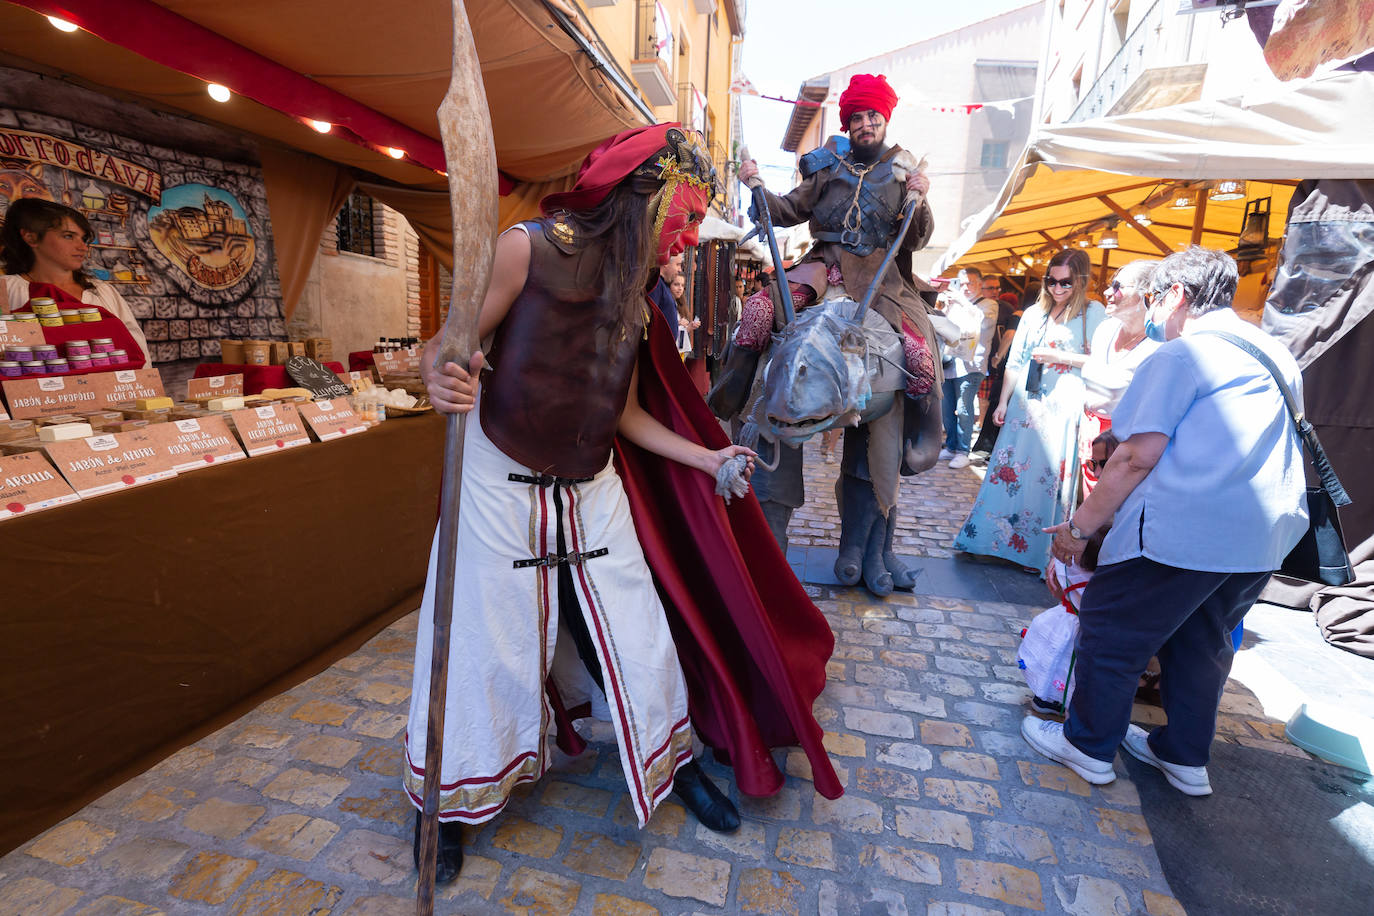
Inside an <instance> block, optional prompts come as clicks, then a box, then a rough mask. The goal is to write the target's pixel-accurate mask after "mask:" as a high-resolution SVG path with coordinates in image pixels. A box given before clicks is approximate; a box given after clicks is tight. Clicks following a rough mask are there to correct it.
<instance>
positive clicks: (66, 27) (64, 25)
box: [48, 16, 81, 32]
mask: <svg viewBox="0 0 1374 916" xmlns="http://www.w3.org/2000/svg"><path fill="white" fill-rule="evenodd" d="M48 22H49V23H50V24H51V25H52V27H53V28H55V29H57V31H59V32H75V31H76V30H77V29H79V28H81V27H80V26H79V25H77V24H76V23H75V22H68V21H67V20H65V19H59V18H57V17H56V16H49V17H48Z"/></svg>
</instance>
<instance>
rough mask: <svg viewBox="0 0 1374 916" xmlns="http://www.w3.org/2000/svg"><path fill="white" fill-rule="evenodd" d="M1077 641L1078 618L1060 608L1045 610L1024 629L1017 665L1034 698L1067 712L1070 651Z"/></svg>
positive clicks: (1070, 689)
mask: <svg viewBox="0 0 1374 916" xmlns="http://www.w3.org/2000/svg"><path fill="white" fill-rule="evenodd" d="M1077 639H1078V615H1077V614H1075V613H1071V612H1070V611H1069V610H1068V609H1067V608H1066V607H1065V606H1064V605H1062V604H1056V605H1055V606H1054V607H1051V608H1046V609H1045V610H1044V611H1042V612H1040V613H1039V614H1037V615H1036V616H1035V618H1034V619H1033V620H1031V622H1030V626H1028V627H1026V631H1025V633H1024V634H1023V635H1022V637H1021V648H1020V650H1019V651H1018V652H1017V653H1016V664H1017V666H1019V667H1020V668H1021V670H1022V671H1023V672H1024V673H1025V675H1026V685H1027V686H1029V687H1030V689H1031V692H1032V693H1034V694H1035V695H1036V696H1037V697H1040V698H1041V699H1042V700H1050V701H1052V702H1056V703H1063V704H1064V706H1065V707H1066V708H1067V706H1068V704H1069V697H1071V696H1072V695H1073V671H1072V666H1073V647H1074V643H1075V642H1076V641H1077Z"/></svg>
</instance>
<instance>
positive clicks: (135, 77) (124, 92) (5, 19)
mask: <svg viewBox="0 0 1374 916" xmlns="http://www.w3.org/2000/svg"><path fill="white" fill-rule="evenodd" d="M28 3H32V0H28ZM26 5H27V4H26ZM26 5H21V4H20V3H18V2H15V3H10V2H0V64H5V65H9V66H13V67H17V68H20V69H28V70H33V71H35V72H40V73H47V74H50V75H54V76H58V77H61V78H64V79H69V80H72V81H73V82H77V83H79V84H81V85H84V86H87V87H90V88H93V89H96V90H98V91H102V92H106V93H108V94H110V95H113V96H115V97H123V98H130V99H134V100H139V101H143V102H146V103H148V104H150V105H151V106H152V107H154V108H158V109H162V110H165V111H172V112H179V113H186V114H190V115H192V116H194V117H197V118H199V119H201V120H204V121H209V122H212V123H216V124H220V125H223V126H226V127H228V128H230V129H232V130H235V131H239V132H242V133H246V134H251V135H253V136H256V137H259V138H263V139H266V140H268V141H271V142H276V143H279V144H281V145H283V146H285V147H288V148H290V149H293V150H297V151H300V152H304V153H309V154H312V155H315V156H319V157H321V158H323V159H328V160H330V161H333V162H337V163H339V164H341V165H344V166H347V167H351V168H357V169H362V170H365V171H367V172H371V173H372V174H374V175H376V176H378V177H380V178H383V179H385V180H387V181H391V182H395V183H398V184H404V185H410V186H412V187H425V188H430V189H436V190H444V189H445V188H446V187H447V183H446V181H445V179H444V176H443V175H440V174H437V173H436V172H435V171H434V170H433V169H430V168H424V167H423V166H420V165H418V164H416V163H414V162H411V161H408V160H402V161H397V160H395V159H391V158H389V157H388V156H387V155H385V154H384V153H382V152H380V151H378V150H376V149H369V148H367V147H366V146H360V145H357V144H355V143H351V142H349V141H348V140H346V139H343V138H341V137H339V136H336V135H333V134H320V133H316V132H315V131H314V130H312V129H311V128H310V127H309V126H308V125H307V124H305V123H303V121H302V120H301V119H300V117H292V116H290V115H289V114H286V113H283V112H282V111H279V110H274V109H273V108H271V107H268V106H267V105H263V104H260V103H258V102H255V101H252V100H251V99H249V98H246V97H244V96H242V95H239V94H236V95H235V96H234V97H233V98H232V99H231V100H230V101H229V102H228V103H224V104H221V103H219V102H216V101H213V100H212V99H211V98H210V97H209V96H208V95H207V94H206V91H205V84H206V78H202V77H203V74H202V75H201V76H197V75H190V74H189V73H188V72H182V71H180V70H177V69H175V68H174V67H171V66H167V65H164V64H163V63H159V62H157V60H156V59H150V57H148V56H145V55H142V54H139V53H136V52H135V51H133V50H129V49H128V48H126V47H122V46H121V45H120V44H119V43H117V42H112V41H106V40H103V39H102V38H100V37H97V35H95V34H91V33H90V32H87V31H84V30H83V31H78V32H75V33H66V32H59V31H58V30H56V29H54V28H53V27H52V26H51V25H49V24H48V22H47V21H46V19H45V18H44V17H43V16H42V15H40V12H39V9H30V8H26ZM33 5H34V6H37V7H39V8H40V9H44V10H45V9H46V7H47V4H43V3H34V4H33ZM90 5H91V4H90V3H89V2H83V3H80V4H73V5H72V6H73V9H78V8H80V7H89V6H90ZM96 5H97V6H98V5H99V4H96ZM61 6H62V5H61V4H58V5H56V7H54V10H55V11H57V8H58V7H61ZM117 6H118V7H120V8H123V7H125V6H127V7H130V8H137V7H139V6H145V7H150V6H155V7H157V8H159V9H160V10H161V11H165V12H167V13H171V14H175V16H177V17H180V18H181V19H182V20H186V21H187V22H189V23H190V24H191V25H192V26H195V27H199V28H203V29H205V30H208V31H209V32H210V33H213V35H215V36H218V37H221V38H223V39H227V40H228V41H230V42H233V43H234V44H235V45H238V46H240V47H241V48H242V49H246V50H247V51H248V52H252V53H253V54H256V55H260V56H261V57H262V58H264V59H265V60H266V61H268V62H270V63H273V64H277V65H280V66H282V67H284V68H286V69H287V70H288V71H291V72H292V73H293V74H298V75H300V76H302V77H305V78H307V79H308V80H310V81H312V82H313V83H315V84H318V85H320V86H323V87H325V88H327V89H329V90H332V91H334V92H337V93H339V94H341V95H342V96H345V97H347V98H348V99H349V100H352V101H353V102H356V103H358V104H360V105H362V106H365V107H366V108H367V109H370V110H371V111H372V112H375V113H376V114H378V115H381V116H384V117H385V118H388V119H390V120H392V121H394V122H396V123H398V124H400V125H403V126H404V127H406V128H409V129H411V130H413V131H415V132H417V133H418V134H420V135H423V136H424V137H427V138H430V139H432V140H435V141H437V140H438V139H439V125H438V120H437V117H436V112H437V111H438V108H439V103H440V102H441V101H442V100H443V97H444V93H445V91H446V90H447V88H448V82H449V68H450V61H451V55H452V46H451V36H452V27H451V25H450V22H451V16H452V5H451V2H450V0H411V2H408V3H405V4H402V5H399V6H398V5H395V4H385V3H377V2H375V0H291V2H282V0H233V2H230V3H204V2H200V0H119V3H118V4H117ZM563 9H566V7H564V6H562V5H561V4H553V3H545V2H542V0H467V10H468V17H469V19H470V21H471V28H472V35H473V40H474V43H475V44H476V46H477V52H478V56H479V58H480V59H481V62H482V76H483V79H484V81H485V84H486V91H487V101H488V102H489V104H490V108H491V117H492V136H493V139H494V140H495V144H496V154H497V162H498V165H499V166H500V168H501V171H502V172H503V173H505V174H506V175H507V176H509V177H510V178H512V179H514V180H515V181H517V182H536V183H538V182H548V181H551V180H554V179H558V178H562V177H565V176H567V175H569V174H571V173H572V172H574V171H575V170H576V168H577V165H578V163H579V162H580V161H581V160H582V157H583V156H585V155H586V154H587V152H588V151H590V149H591V148H592V147H593V146H595V145H596V144H597V143H598V142H600V141H601V140H602V139H604V138H605V137H607V136H609V135H611V134H614V133H616V132H618V131H621V130H624V129H626V128H628V127H636V126H638V125H640V124H644V123H647V122H648V117H647V116H646V114H645V113H644V111H642V110H640V109H639V108H638V107H636V106H635V105H634V103H633V102H632V101H631V100H630V99H629V98H628V97H627V95H626V94H625V93H624V92H623V91H622V89H621V87H619V86H617V85H616V81H615V79H614V74H609V73H608V72H606V70H605V69H604V68H601V67H599V66H598V61H596V60H595V59H593V57H592V56H591V55H590V54H588V53H585V51H584V48H583V43H585V42H583V43H580V42H579V41H578V39H576V38H574V37H573V36H572V35H570V34H569V33H568V32H567V31H566V30H564V29H563V28H562V27H561V26H560V24H559V23H560V17H561V18H562V20H563V21H569V20H567V17H566V16H563V14H562V10H563ZM73 18H77V17H75V16H74V17H73ZM572 24H573V25H574V26H576V25H577V23H575V22H573V23H572ZM584 38H585V36H584ZM148 44H150V45H151V44H155V43H154V42H149V43H148ZM145 50H146V47H145ZM206 63H207V65H208V66H209V67H211V68H212V67H213V65H214V62H213V61H207V62H206ZM207 72H208V71H207ZM225 82H229V81H228V80H225ZM230 88H231V89H233V88H236V87H234V86H233V85H230ZM307 116H309V115H308V114H307ZM315 117H319V116H318V115H316V116H315Z"/></svg>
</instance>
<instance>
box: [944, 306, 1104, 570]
mask: <svg viewBox="0 0 1374 916" xmlns="http://www.w3.org/2000/svg"><path fill="white" fill-rule="evenodd" d="M1105 317H1106V310H1105V309H1103V307H1102V305H1101V304H1100V303H1097V302H1089V303H1088V308H1087V311H1086V312H1085V313H1083V314H1082V315H1080V317H1077V318H1073V319H1070V320H1069V321H1067V322H1065V323H1064V324H1057V323H1055V322H1053V321H1050V320H1049V316H1048V315H1047V314H1046V313H1045V311H1044V309H1042V308H1041V307H1040V306H1039V305H1034V306H1032V307H1031V308H1028V309H1026V313H1025V315H1023V316H1022V318H1021V323H1020V325H1019V326H1018V327H1017V329H1016V336H1015V337H1014V338H1013V339H1012V344H1011V350H1010V352H1009V353H1008V354H1007V368H1008V370H1009V371H1011V372H1014V373H1015V374H1016V376H1017V377H1018V378H1019V379H1020V381H1019V383H1018V384H1017V386H1016V390H1015V391H1013V392H1012V396H1011V401H1010V402H1009V403H1008V405H1007V418H1006V423H1004V424H1003V425H1002V431H1001V432H1000V433H999V434H998V436H997V447H996V449H995V450H994V451H993V453H992V455H991V456H990V458H989V459H988V472H987V476H986V477H985V478H983V485H982V487H980V488H979V490H978V499H977V500H975V501H974V504H973V510H972V511H971V512H969V516H968V520H967V521H965V522H964V527H963V528H961V529H960V530H959V535H958V537H956V538H955V539H954V547H955V549H957V550H963V551H967V552H968V553H977V554H984V555H986V556H994V557H1002V558H1003V559H1007V560H1011V561H1012V562H1014V563H1019V564H1021V565H1022V566H1034V567H1038V568H1042V569H1043V568H1044V566H1045V563H1046V562H1047V560H1048V557H1049V550H1050V541H1051V540H1052V539H1051V537H1050V536H1049V535H1047V534H1045V533H1044V532H1042V531H1041V529H1042V528H1047V527H1049V526H1051V525H1057V524H1059V523H1060V522H1062V521H1064V519H1066V518H1068V517H1069V514H1070V511H1071V509H1072V507H1073V502H1074V499H1075V497H1076V492H1075V491H1076V489H1077V486H1076V483H1077V479H1078V473H1077V471H1078V424H1079V422H1080V421H1081V420H1082V419H1083V378H1082V376H1081V374H1080V373H1079V370H1077V369H1073V368H1070V367H1069V366H1065V365H1063V364H1046V365H1045V366H1044V368H1043V369H1042V370H1041V382H1040V392H1039V394H1038V395H1027V393H1026V370H1027V367H1028V366H1029V365H1031V364H1032V362H1033V361H1032V360H1031V358H1030V354H1031V351H1032V350H1034V349H1035V348H1036V347H1042V346H1043V347H1055V348H1057V349H1061V350H1066V351H1068V352H1071V353H1083V352H1085V349H1086V348H1085V346H1084V342H1085V340H1086V341H1090V340H1092V336H1093V332H1094V331H1095V330H1097V326H1098V324H1099V323H1101V321H1102V319H1103V318H1105ZM988 422H992V420H991V418H990V417H989V419H988Z"/></svg>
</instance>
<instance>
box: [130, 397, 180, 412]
mask: <svg viewBox="0 0 1374 916" xmlns="http://www.w3.org/2000/svg"><path fill="white" fill-rule="evenodd" d="M172 403H173V402H172V399H171V398H136V399H135V400H134V407H136V408H138V409H139V410H157V409H158V408H160V407H171V406H172Z"/></svg>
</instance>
